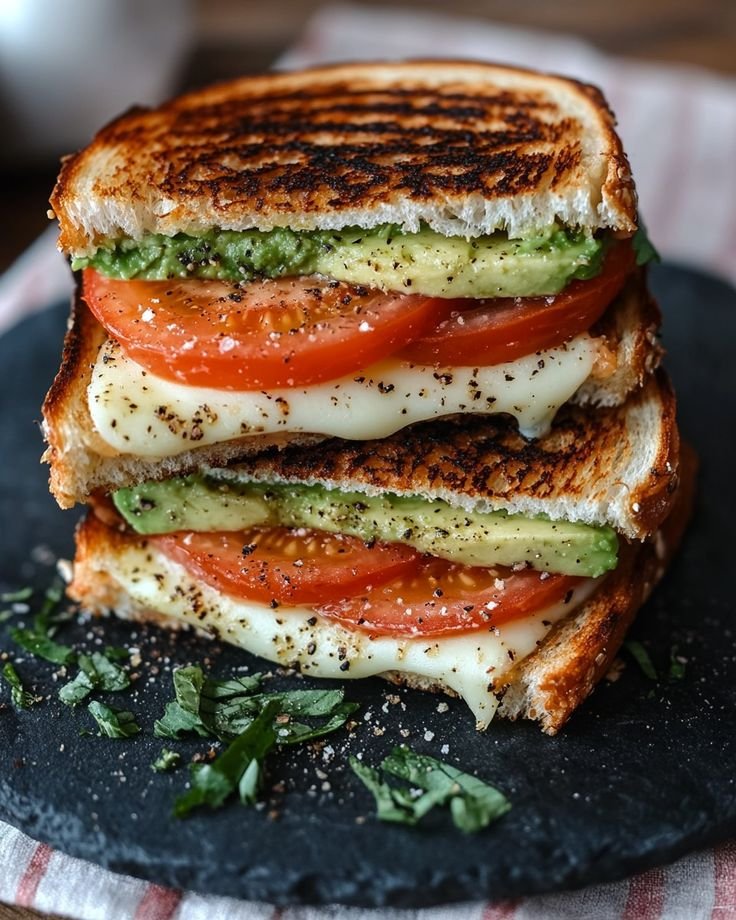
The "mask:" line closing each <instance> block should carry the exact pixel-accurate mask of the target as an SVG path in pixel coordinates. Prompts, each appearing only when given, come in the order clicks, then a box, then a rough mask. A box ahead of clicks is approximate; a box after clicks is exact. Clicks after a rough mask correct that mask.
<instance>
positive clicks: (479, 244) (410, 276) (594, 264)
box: [316, 228, 602, 298]
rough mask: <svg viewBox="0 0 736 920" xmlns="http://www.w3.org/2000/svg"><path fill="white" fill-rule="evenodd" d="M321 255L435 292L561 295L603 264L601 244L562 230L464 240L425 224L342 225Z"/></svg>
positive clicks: (362, 274) (344, 269) (350, 273)
mask: <svg viewBox="0 0 736 920" xmlns="http://www.w3.org/2000/svg"><path fill="white" fill-rule="evenodd" d="M326 240H327V241H328V242H329V246H330V248H329V249H328V248H327V247H325V249H324V250H323V251H322V252H321V253H320V254H319V256H318V258H317V262H316V264H317V271H319V272H321V273H322V274H325V275H329V276H330V277H332V278H337V279H338V280H339V281H349V282H351V283H352V284H365V285H375V286H377V287H381V288H383V289H384V290H389V291H404V292H406V293H407V294H412V293H418V294H427V295H429V296H431V297H476V298H477V297H530V296H535V295H542V294H557V293H559V292H560V291H561V290H562V289H563V288H564V287H565V286H566V285H567V284H568V282H569V281H571V280H572V279H573V278H582V277H591V276H592V275H595V274H597V272H598V271H600V264H601V258H600V256H601V252H602V244H601V242H600V241H599V240H596V239H594V238H592V237H585V236H582V235H580V236H576V235H572V234H569V233H566V232H565V231H564V230H560V229H557V230H554V231H553V232H551V233H549V234H545V235H541V236H539V237H536V238H534V239H528V240H510V239H509V238H508V236H507V235H506V234H505V233H494V234H493V235H491V236H482V237H479V238H477V239H470V240H466V239H464V238H463V237H459V236H452V237H447V236H442V235H441V234H439V233H435V232H434V231H433V230H429V229H427V228H425V229H423V230H420V231H419V233H395V234H386V233H383V234H376V233H365V231H362V230H350V231H347V230H340V231H336V232H335V233H333V234H332V235H331V236H330V237H329V238H326Z"/></svg>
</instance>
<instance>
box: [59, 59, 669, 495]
mask: <svg viewBox="0 0 736 920" xmlns="http://www.w3.org/2000/svg"><path fill="white" fill-rule="evenodd" d="M52 205H53V209H54V212H55V214H56V216H57V217H58V219H59V223H60V227H61V236H60V243H61V246H62V247H63V249H64V251H65V252H66V253H67V254H68V255H69V256H70V258H71V263H72V267H73V268H74V269H75V270H76V271H77V272H78V276H77V277H78V292H77V304H76V309H75V318H74V327H73V329H72V331H71V333H70V337H69V341H68V347H67V353H66V357H65V362H64V367H63V368H62V373H61V375H60V377H59V379H58V380H57V383H56V385H55V386H54V388H53V389H52V391H51V393H50V394H49V398H48V400H47V403H46V407H45V420H46V430H47V434H48V439H49V443H50V452H49V457H50V459H51V463H52V488H53V490H54V492H55V494H56V496H57V498H58V499H59V501H60V502H61V503H62V504H63V505H70V504H73V503H74V502H75V501H83V500H85V498H86V497H87V496H88V495H89V494H90V493H91V492H93V491H94V490H95V489H100V488H110V487H112V486H124V485H130V484H132V483H134V482H136V481H139V480H141V479H147V478H155V477H157V476H158V475H160V471H161V470H162V469H165V471H166V473H167V474H171V473H185V472H188V471H190V470H192V469H196V467H197V466H198V465H200V464H201V463H203V462H208V463H211V464H220V463H223V462H228V461H229V460H231V459H233V458H237V457H239V456H242V455H243V454H244V453H248V452H256V451H260V450H262V449H263V448H265V447H268V446H270V445H273V444H276V445H279V446H283V445H284V444H287V443H293V442H296V443H309V442H314V441H316V440H318V439H320V438H325V437H331V436H334V437H339V438H343V439H351V440H367V439H376V438H383V437H387V436H390V435H391V434H393V433H394V432H395V431H397V430H400V429H402V428H404V427H406V426H408V425H411V424H414V423H416V422H420V421H424V420H429V419H436V418H441V417H445V416H454V415H466V414H473V415H483V416H488V415H500V414H503V415H510V416H512V417H514V418H515V419H516V421H517V423H518V425H519V428H520V430H521V431H522V433H523V434H525V435H526V436H528V437H532V438H533V437H539V436H541V435H543V434H544V433H545V432H546V431H548V430H549V426H550V424H551V421H552V419H553V418H554V416H555V414H556V412H557V411H558V410H559V408H560V406H561V405H563V404H564V403H566V402H567V401H568V400H571V399H572V400H574V401H576V402H577V403H579V404H581V405H587V404H590V405H595V406H615V405H620V404H622V403H623V402H624V401H625V399H626V397H627V396H628V394H629V393H631V392H632V391H634V390H635V389H637V388H638V387H639V386H640V385H641V384H642V383H643V382H644V380H645V379H646V377H647V375H648V374H649V373H650V372H651V371H652V370H653V369H654V368H655V367H656V365H657V364H658V362H659V357H660V351H659V348H658V347H657V344H656V340H655V336H656V332H657V329H658V325H659V314H658V311H657V308H656V305H655V304H654V303H653V301H652V300H651V297H650V296H649V294H648V291H647V287H646V282H645V278H644V275H643V270H642V269H641V267H640V265H639V263H641V262H642V261H643V260H644V259H645V258H646V252H645V249H646V247H645V245H644V244H643V243H642V241H641V238H640V236H638V235H637V214H636V198H635V192H634V186H633V182H632V179H631V174H630V170H629V165H628V161H627V160H626V156H625V154H624V152H623V149H622V146H621V142H620V140H619V138H618V136H617V135H616V133H615V130H614V120H613V117H612V115H611V113H610V111H609V110H608V108H607V106H606V104H605V102H604V100H603V98H602V97H601V96H600V94H599V93H598V91H597V90H595V89H593V88H592V87H589V86H586V85H584V84H579V83H576V82H574V81H570V80H565V79H562V78H558V77H550V76H547V75H540V74H534V73H531V72H525V71H520V70H514V69H511V68H501V67H494V66H491V65H485V64H473V63H452V62H449V63H447V62H446V63H437V62H431V63H430V62H426V63H423V62H414V63H406V64H391V65H388V64H382V65H364V64H361V65H345V66H339V67H328V68H322V69H318V70H312V71H306V72H301V73H295V74H273V75H268V76H264V77H260V78H248V79H243V80H241V81H235V82H232V83H227V84H223V85H221V86H217V87H214V88H210V89H206V90H201V91H198V92H195V93H191V94H189V95H186V96H183V97H181V98H180V99H178V100H175V101H173V102H171V103H168V104H167V105H164V106H162V107H161V108H159V109H156V110H153V111H149V110H140V109H134V110H132V111H130V112H129V113H127V114H126V115H123V116H122V117H120V118H119V119H117V120H116V121H114V122H112V123H111V124H110V125H108V126H107V127H106V128H104V129H103V130H102V131H101V132H100V133H99V134H98V135H97V136H96V137H95V139H94V140H93V142H92V143H91V144H90V146H89V147H87V148H86V149H85V150H83V151H81V152H80V153H78V154H76V155H74V156H72V157H69V158H68V159H67V160H66V161H65V163H64V166H63V169H62V172H61V175H60V178H59V182H58V184H57V187H56V189H55V191H54V194H53V197H52Z"/></svg>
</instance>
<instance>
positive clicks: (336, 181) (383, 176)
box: [51, 61, 636, 253]
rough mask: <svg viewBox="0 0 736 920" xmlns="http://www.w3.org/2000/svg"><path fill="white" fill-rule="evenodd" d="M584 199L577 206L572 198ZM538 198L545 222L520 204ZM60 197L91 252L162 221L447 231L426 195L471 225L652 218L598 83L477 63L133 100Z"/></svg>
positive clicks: (68, 168)
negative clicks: (640, 213) (137, 104)
mask: <svg viewBox="0 0 736 920" xmlns="http://www.w3.org/2000/svg"><path fill="white" fill-rule="evenodd" d="M154 192H155V194H153V193H154ZM574 195H577V196H578V197H580V195H582V196H583V197H585V205H584V206H582V205H581V207H582V210H580V211H579V213H578V212H577V211H576V210H575V209H576V208H578V207H579V204H580V203H572V202H571V201H568V202H567V204H565V203H564V199H565V198H569V199H572V198H573V197H574ZM535 196H536V197H535ZM540 196H541V197H540ZM532 198H534V208H536V209H537V213H536V215H533V214H532V213H531V212H529V213H526V212H524V213H523V214H522V213H517V212H516V211H515V210H514V209H515V208H519V207H521V208H522V210H523V209H524V207H525V205H524V200H525V199H529V201H531V199H532ZM555 199H558V200H557V201H556V202H555ZM509 201H512V202H515V203H514V205H513V208H511V210H508V209H507V210H505V211H504V210H503V209H502V210H501V211H498V213H495V212H494V214H493V215H490V213H486V211H487V208H488V206H490V207H491V209H493V208H494V207H495V205H497V204H498V203H499V202H509ZM402 202H403V203H409V210H407V211H406V212H405V213H404V211H402ZM469 202H470V204H469ZM51 203H52V206H53V208H54V211H55V213H56V215H57V216H58V218H59V222H60V226H61V236H60V242H61V245H62V246H63V247H64V249H66V250H67V251H70V252H77V253H78V252H83V251H89V249H90V247H93V246H94V245H96V244H97V243H98V242H99V240H100V239H101V238H104V237H115V236H120V235H124V234H125V235H130V236H133V237H134V238H139V237H140V235H141V234H142V233H143V232H146V231H149V232H150V231H153V232H163V233H175V232H180V231H183V232H188V231H200V232H201V231H202V230H204V229H207V228H208V227H213V226H219V227H223V228H234V229H245V228H247V227H259V228H261V229H268V228H270V227H273V226H292V227H302V228H311V227H317V226H329V227H332V228H335V227H337V226H344V225H345V224H346V223H356V222H361V221H359V220H357V219H356V218H357V217H358V216H360V215H363V216H364V217H365V222H364V223H363V225H364V226H372V225H374V224H376V223H382V222H386V221H398V222H404V218H405V219H406V220H407V221H409V222H412V221H413V222H414V223H416V222H417V221H418V220H419V219H427V220H429V221H430V223H431V222H432V213H434V212H432V211H427V209H426V207H425V206H426V205H431V207H432V208H435V209H437V214H436V217H437V220H438V221H439V223H442V220H444V217H443V216H442V215H443V214H445V215H452V217H453V218H456V219H459V220H460V222H461V223H462V222H464V223H465V225H466V230H467V232H469V233H471V235H477V234H478V233H482V232H489V231H490V230H491V229H494V227H504V226H506V225H509V226H511V227H513V226H514V223H515V222H517V223H518V227H517V228H516V229H521V228H522V226H527V229H531V228H532V227H533V226H534V225H535V222H536V228H537V229H539V228H540V227H542V226H545V225H547V226H548V225H550V224H551V223H552V222H553V221H554V219H555V216H556V212H555V209H556V208H557V209H559V208H563V211H559V213H558V214H557V216H559V217H560V218H565V217H567V218H568V219H566V220H564V222H566V223H570V224H572V225H576V224H579V225H582V226H586V227H590V228H591V229H595V228H597V227H611V228H613V229H616V230H618V231H621V232H625V233H631V232H633V230H634V229H635V227H636V195H635V191H634V185H633V181H632V178H631V173H630V168H629V164H628V161H627V159H626V155H625V153H624V151H623V148H622V146H621V142H620V140H619V138H618V135H617V134H616V131H615V120H614V117H613V115H612V113H611V111H610V109H609V108H608V106H607V104H606V102H605V100H604V98H603V96H602V95H601V93H600V92H599V91H598V90H597V89H596V88H594V87H592V86H589V85H587V84H583V83H579V82H577V81H574V80H568V79H565V78H562V77H557V76H551V75H543V74H537V73H534V72H532V71H525V70H521V69H515V68H510V67H499V66H494V65H490V64H483V63H476V62H469V61H464V62H461V61H456V62H452V61H414V62H404V63H394V64H381V63H376V64H354V65H341V66H333V67H321V68H315V69H312V70H307V71H302V72H298V73H280V74H268V75H264V76H260V77H247V78H243V79H240V80H235V81H232V82H230V83H225V84H221V85H219V86H215V87H210V88H207V89H204V90H199V91H196V92H193V93H189V94H187V95H185V96H182V97H181V98H179V99H175V100H173V101H172V102H169V103H167V104H166V105H164V106H162V107H161V108H159V109H156V110H153V111H149V110H145V109H141V108H134V109H131V110H130V111H129V112H128V113H126V114H124V115H122V116H121V117H119V118H117V119H116V120H115V121H113V122H111V123H110V124H109V125H107V126H106V127H105V128H103V129H102V130H101V131H100V132H99V134H98V135H97V136H96V137H95V139H94V140H93V142H92V144H91V145H90V146H89V147H88V148H86V149H85V150H83V151H81V152H80V153H77V154H75V155H73V156H70V157H68V158H66V160H65V161H64V163H63V166H62V170H61V174H60V176H59V180H58V183H57V185H56V188H55V189H54V192H53V195H52V197H51ZM568 206H569V209H570V210H569V213H568V212H567V211H564V208H565V207H568ZM90 207H91V208H94V207H97V208H98V209H99V212H100V213H99V214H97V215H94V216H93V215H91V214H87V213H86V209H87V208H90ZM412 207H415V210H414V211H412V210H411V208H412ZM469 207H470V211H468V208H469ZM540 208H541V210H540ZM545 209H546V211H545ZM550 209H551V210H550ZM471 211H472V214H471ZM481 212H482V213H483V214H484V216H482V217H479V214H481ZM402 214H403V215H404V217H402ZM341 216H342V217H344V218H345V219H344V220H341ZM489 220H490V222H491V223H490V224H489V223H488V221H489ZM484 221H485V223H484ZM126 222H127V224H126ZM486 224H487V225H486ZM491 224H493V225H494V226H493V227H492V226H491ZM436 229H440V230H441V227H440V226H437V227H436ZM458 232H462V230H461V229H460V230H458Z"/></svg>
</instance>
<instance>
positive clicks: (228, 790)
mask: <svg viewBox="0 0 736 920" xmlns="http://www.w3.org/2000/svg"><path fill="white" fill-rule="evenodd" d="M278 713H279V705H278V703H277V702H276V701H275V700H271V701H270V702H269V703H267V704H266V705H265V706H264V708H263V709H262V711H261V712H260V714H259V715H258V716H257V717H256V718H255V719H253V721H252V722H251V723H250V725H249V726H248V728H246V729H245V731H243V732H241V734H240V735H238V737H237V738H236V739H235V740H234V741H232V742H231V743H230V744H229V745H228V747H227V748H226V749H225V750H224V751H223V753H222V754H220V756H219V757H217V758H216V759H215V760H213V761H212V763H208V764H192V768H191V769H192V788H191V789H190V790H189V791H188V792H186V793H184V795H181V796H179V798H178V799H177V800H176V802H175V803H174V814H175V816H176V817H177V818H183V817H185V816H186V815H188V814H189V813H190V812H191V811H192V809H194V808H198V807H199V806H201V805H209V807H210V808H220V807H221V806H222V805H224V803H225V801H226V800H227V799H228V798H229V797H230V796H231V795H232V794H233V793H234V792H235V791H236V790H237V793H238V797H239V798H240V801H241V802H242V803H243V805H253V804H254V803H255V801H256V797H257V795H258V789H259V788H260V784H261V780H262V775H263V761H264V759H265V757H266V755H267V754H268V753H269V752H270V751H271V750H272V749H273V748H274V747H275V745H276V732H275V731H274V728H273V723H274V719H275V718H276V717H277V716H278Z"/></svg>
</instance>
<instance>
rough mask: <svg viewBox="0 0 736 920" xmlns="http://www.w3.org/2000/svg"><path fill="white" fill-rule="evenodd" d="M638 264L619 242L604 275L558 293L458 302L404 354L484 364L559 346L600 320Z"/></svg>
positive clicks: (422, 360)
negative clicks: (548, 295)
mask: <svg viewBox="0 0 736 920" xmlns="http://www.w3.org/2000/svg"><path fill="white" fill-rule="evenodd" d="M633 267H634V253H633V250H632V248H631V245H630V243H628V242H625V243H617V244H615V245H614V246H613V247H612V248H611V249H610V251H609V253H608V255H607V257H606V261H605V263H604V266H603V271H602V272H601V274H599V275H597V276H596V277H595V278H592V279H591V280H589V281H573V282H572V283H571V284H569V285H568V286H567V287H566V288H565V290H564V291H563V292H562V293H561V294H557V295H556V296H554V297H509V298H497V299H493V300H465V301H454V309H453V311H452V313H451V315H450V316H449V317H445V318H444V319H442V320H441V321H440V323H439V324H438V325H437V326H436V327H435V329H434V330H432V332H429V333H427V334H425V335H424V336H422V337H420V338H418V339H416V340H415V341H413V342H412V343H411V344H410V345H408V346H407V347H406V348H404V349H403V351H402V352H401V357H402V358H405V359H406V360H407V361H412V362H414V363H416V364H435V365H441V366H448V367H467V366H469V365H477V366H481V367H482V366H489V365H494V364H504V363H506V362H507V361H515V360H516V359H517V358H521V357H523V356H524V355H530V354H534V352H536V351H540V350H541V349H544V348H552V347H554V346H555V345H560V344H562V343H563V342H566V341H569V340H570V339H572V338H574V337H575V336H576V335H579V334H580V333H581V332H585V331H586V330H587V329H590V327H591V326H592V325H593V324H594V323H595V322H596V321H597V320H598V319H600V317H601V316H602V315H603V313H604V312H605V310H606V307H607V306H608V305H609V304H610V303H611V301H612V300H613V298H614V297H615V296H616V294H618V292H619V291H620V290H621V288H622V287H623V285H624V282H625V281H626V278H627V276H628V275H629V274H630V272H631V270H632V269H633Z"/></svg>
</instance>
